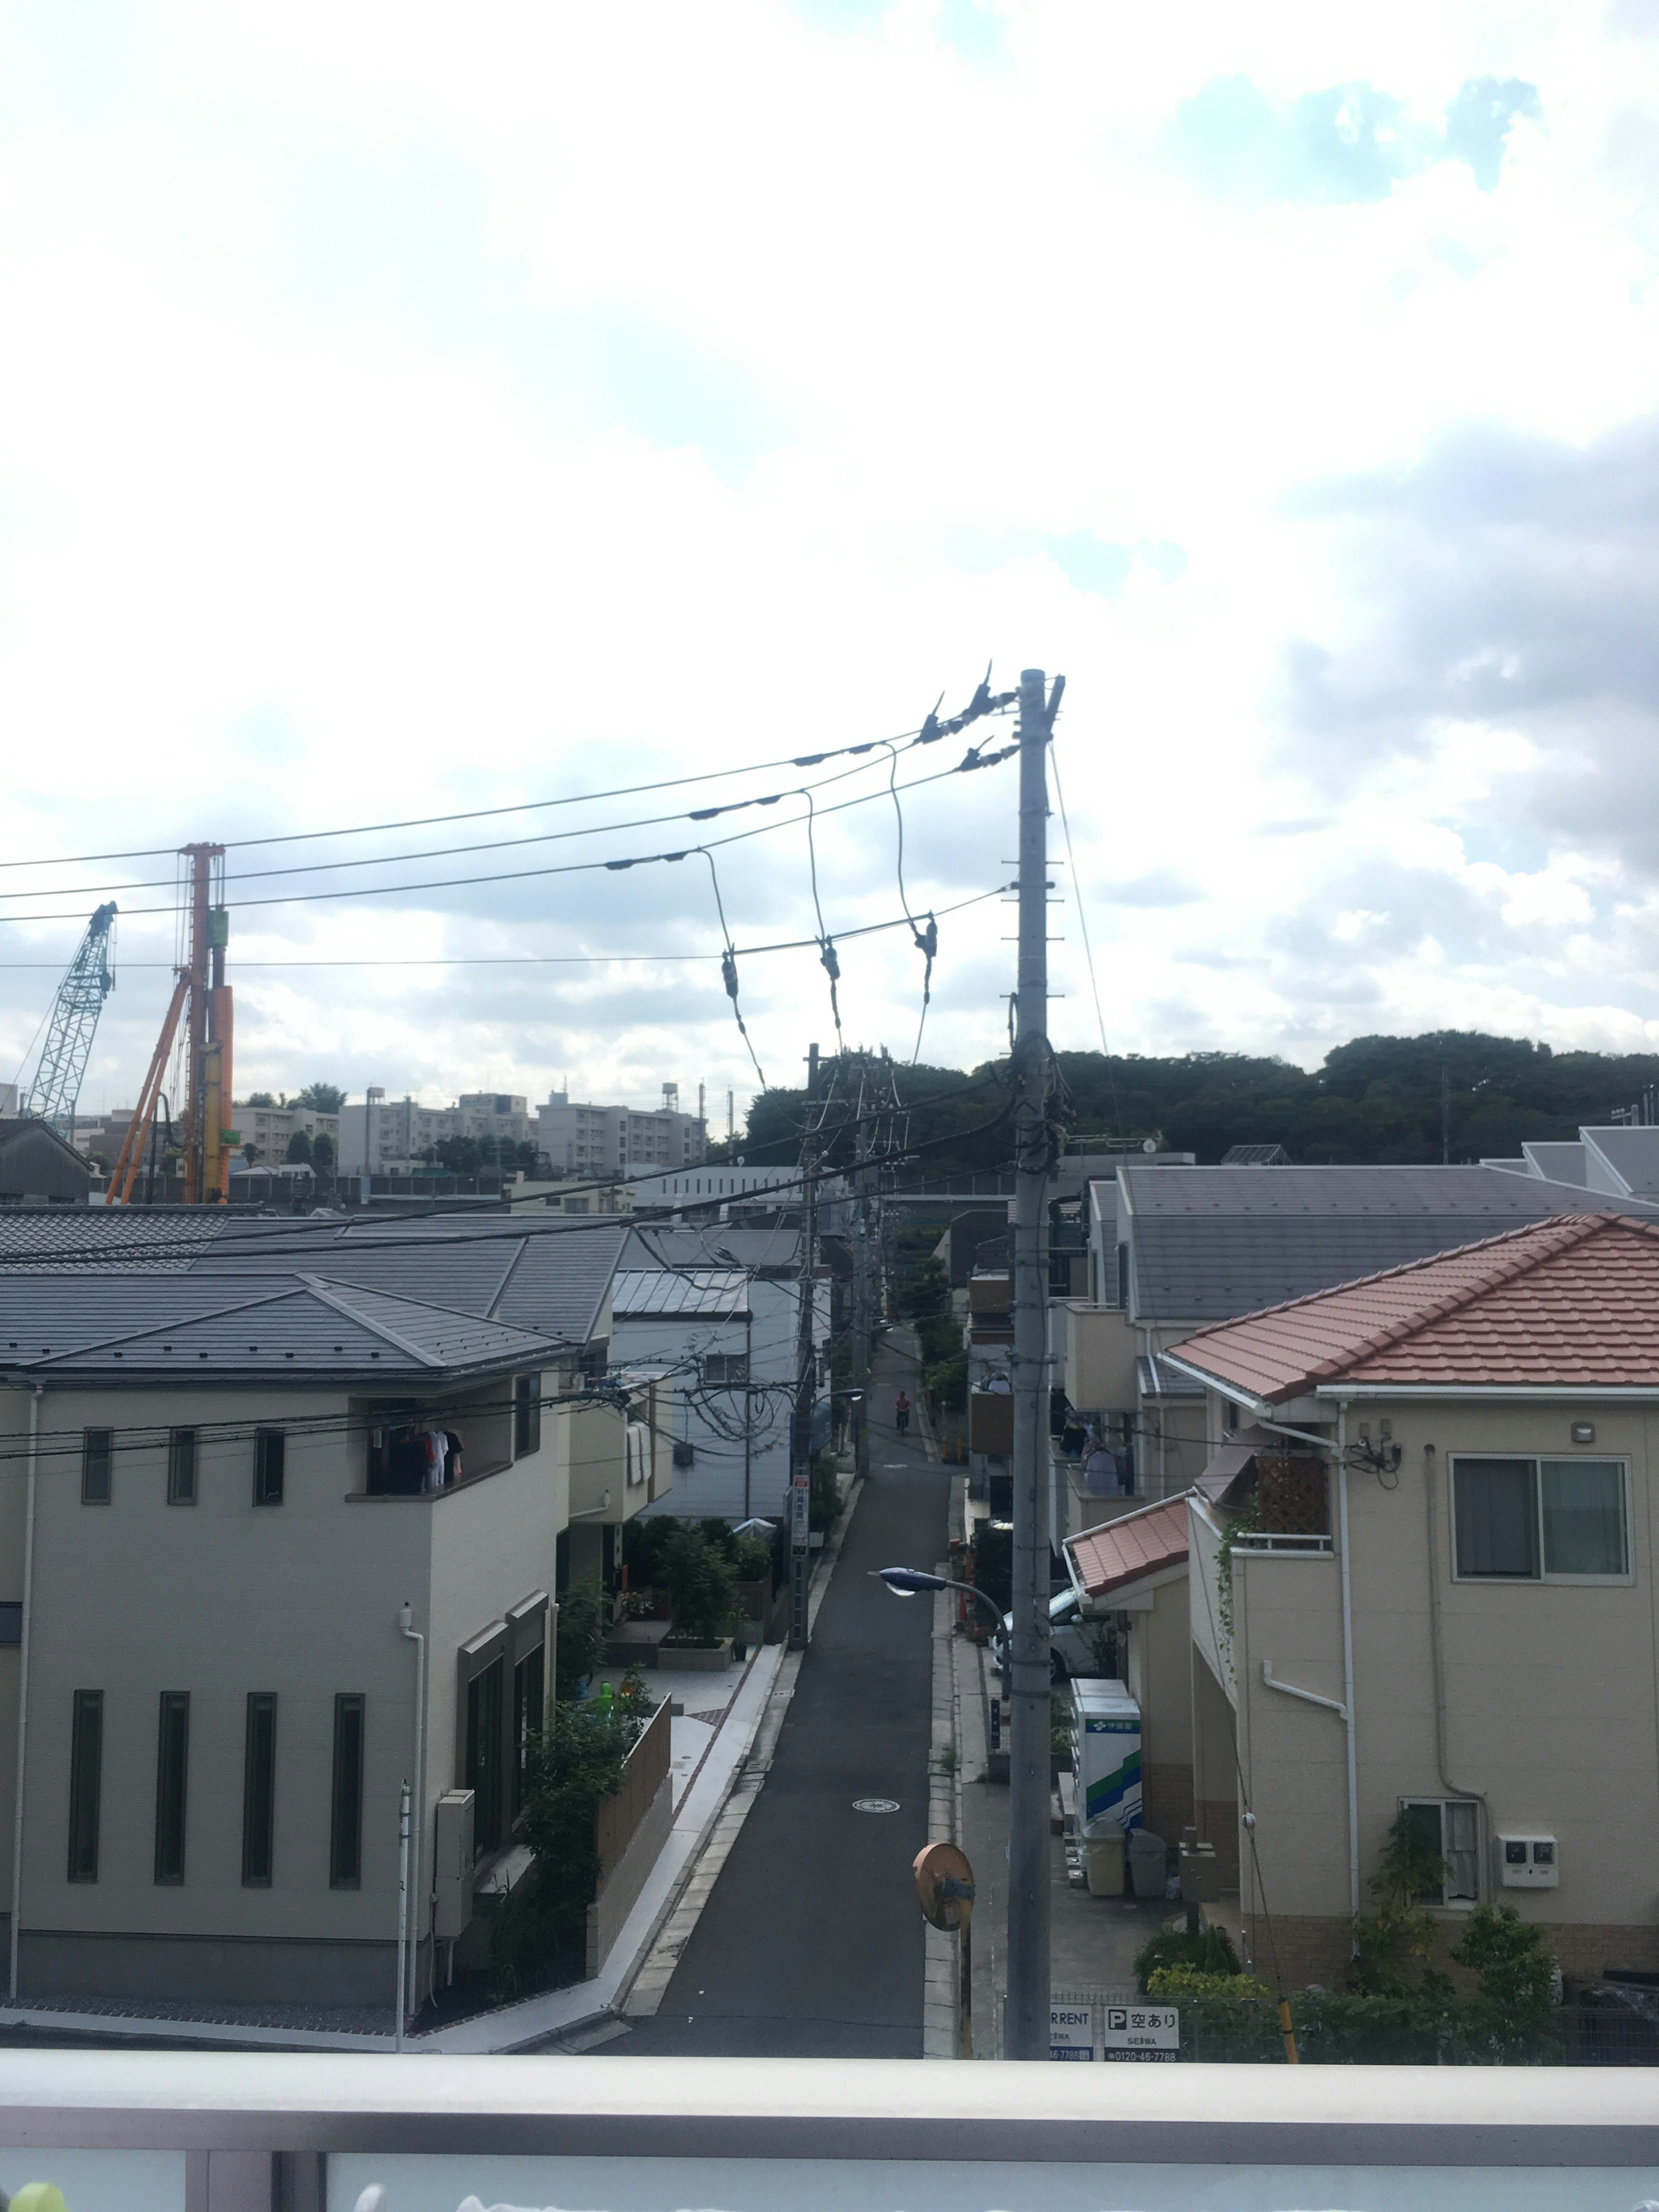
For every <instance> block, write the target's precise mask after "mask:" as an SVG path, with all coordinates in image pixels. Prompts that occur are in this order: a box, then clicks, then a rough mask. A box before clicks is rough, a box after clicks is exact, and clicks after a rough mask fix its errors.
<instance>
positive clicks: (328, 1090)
mask: <svg viewBox="0 0 1659 2212" xmlns="http://www.w3.org/2000/svg"><path fill="white" fill-rule="evenodd" d="M294 1103H295V1105H296V1106H308V1107H309V1108H310V1109H311V1110H312V1112H313V1114H337V1113H338V1112H339V1110H340V1109H341V1107H342V1106H343V1105H344V1104H345V1093H344V1091H342V1090H341V1088H340V1086H339V1085H338V1084H337V1083H307V1085H306V1087H305V1089H304V1090H303V1091H301V1093H300V1095H299V1096H298V1097H297V1098H295V1102H294Z"/></svg>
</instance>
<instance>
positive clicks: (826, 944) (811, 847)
mask: <svg viewBox="0 0 1659 2212" xmlns="http://www.w3.org/2000/svg"><path fill="white" fill-rule="evenodd" d="M806 863H807V866H808V867H809V869H810V870H811V877H812V911H813V913H814V914H815V915H817V922H818V940H817V942H818V964H819V966H820V967H821V968H822V969H823V971H824V973H825V974H826V975H828V976H829V1017H830V1019H831V1020H832V1021H833V1022H834V1023H835V1025H836V1050H837V1051H838V1052H839V1051H841V1050H842V1049H843V1048H844V1040H843V1038H842V1033H841V1000H840V998H839V997H838V995H837V993H836V986H837V985H838V984H839V983H840V981H841V958H840V956H839V955H838V954H837V952H836V948H835V945H834V943H833V942H832V940H831V939H829V937H827V936H826V935H825V934H824V928H823V904H822V902H821V901H820V900H819V897H818V853H817V839H816V838H815V837H814V836H813V835H812V795H811V793H810V792H809V793H807V795H806Z"/></svg>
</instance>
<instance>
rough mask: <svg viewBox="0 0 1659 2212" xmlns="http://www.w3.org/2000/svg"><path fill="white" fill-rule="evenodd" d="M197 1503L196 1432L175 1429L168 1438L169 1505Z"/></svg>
mask: <svg viewBox="0 0 1659 2212" xmlns="http://www.w3.org/2000/svg"><path fill="white" fill-rule="evenodd" d="M195 1503H196V1431H195V1430H194V1429H174V1430H173V1431H171V1432H170V1433H169V1435H168V1437H167V1504H169V1505H194V1504H195Z"/></svg>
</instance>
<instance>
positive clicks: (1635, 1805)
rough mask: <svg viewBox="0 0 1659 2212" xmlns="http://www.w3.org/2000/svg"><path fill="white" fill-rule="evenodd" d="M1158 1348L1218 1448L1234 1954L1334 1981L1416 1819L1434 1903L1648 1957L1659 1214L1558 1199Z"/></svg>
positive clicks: (1203, 1715)
mask: <svg viewBox="0 0 1659 2212" xmlns="http://www.w3.org/2000/svg"><path fill="white" fill-rule="evenodd" d="M1171 1357H1172V1358H1173V1359H1174V1361H1175V1362H1176V1364H1179V1365H1180V1366H1181V1367H1182V1369H1183V1370H1185V1371H1186V1372H1187V1373H1188V1374H1189V1375H1190V1376H1193V1377H1194V1379H1195V1380H1196V1381H1198V1382H1200V1383H1202V1385H1203V1387H1204V1389H1205V1390H1206V1403H1207V1406H1208V1409H1209V1419H1210V1428H1211V1441H1212V1477H1211V1479H1210V1480H1207V1481H1206V1483H1205V1484H1204V1485H1202V1486H1200V1492H1199V1493H1198V1494H1195V1495H1194V1496H1193V1497H1191V1498H1189V1499H1188V1504H1187V1510H1188V1515H1189V1517H1190V1524H1191V1525H1190V1544H1191V1568H1192V1571H1191V1576H1190V1581H1189V1602H1190V1626H1191V1647H1192V1652H1193V1655H1194V1656H1193V1660H1192V1668H1193V1680H1194V1697H1193V1713H1194V1775H1195V1788H1194V1798H1195V1802H1196V1814H1197V1818H1198V1821H1199V1825H1200V1829H1201V1830H1202V1829H1205V1828H1206V1827H1207V1829H1208V1832H1209V1834H1210V1838H1211V1840H1212V1841H1214V1842H1215V1843H1216V1844H1217V1845H1218V1849H1220V1848H1222V1847H1223V1845H1224V1842H1225V1841H1232V1842H1235V1843H1237V1844H1242V1846H1243V1848H1242V1850H1241V1851H1240V1858H1241V1862H1242V1865H1241V1876H1240V1879H1241V1887H1242V1905H1243V1921H1244V1926H1245V1929H1246V1931H1247V1934H1248V1936H1249V1942H1250V1945H1251V1948H1252V1949H1253V1951H1254V1954H1255V1956H1256V1957H1257V1958H1258V1959H1259V1960H1266V1959H1267V1958H1268V1957H1269V1956H1276V1958H1277V1960H1278V1963H1279V1969H1280V1971H1281V1972H1282V1973H1283V1975H1284V1977H1285V1980H1286V1981H1288V1982H1291V1983H1297V1982H1303V1981H1306V1980H1310V1979H1313V1980H1318V1981H1321V1982H1325V1983H1330V1982H1333V1981H1340V1979H1341V1978H1342V1976H1343V1974H1344V1972H1346V1963H1347V1960H1348V1958H1349V1954H1350V1951H1351V1946H1352V1939H1351V1934H1350V1931H1351V1929H1352V1920H1353V1917H1354V1915H1355V1913H1356V1912H1357V1911H1361V1910H1364V1909H1367V1908H1368V1907H1369V1905H1370V1898H1369V1895H1368V1892H1367V1887H1366V1885H1367V1881H1368V1878H1369V1876H1370V1874H1371V1872H1372V1870H1373V1869H1374V1868H1375V1865H1376V1860H1377V1857H1378V1853H1379V1851H1380V1850H1381V1848H1382V1846H1383V1841H1384V1838H1385V1836H1386V1833H1387V1832H1388V1829H1389V1826H1390V1824H1391V1823H1392V1822H1393V1821H1394V1820H1395V1818H1396V1817H1397V1816H1398V1815H1399V1814H1401V1811H1402V1810H1409V1812H1410V1817H1411V1820H1412V1822H1413V1826H1415V1827H1416V1828H1417V1830H1418V1832H1419V1834H1420V1835H1422V1836H1424V1837H1425V1838H1426V1839H1428V1840H1430V1841H1431V1842H1432V1843H1433V1844H1434V1846H1435V1848H1436V1850H1437V1852H1438V1854H1439V1855H1440V1857H1442V1858H1443V1861H1444V1863H1445V1867H1446V1874H1445V1879H1444V1882H1443V1888H1442V1889H1441V1891H1440V1893H1438V1894H1437V1896H1436V1897H1435V1898H1434V1899H1431V1900H1428V1901H1430V1902H1431V1903H1432V1905H1434V1906H1435V1908H1436V1909H1437V1911H1439V1912H1440V1913H1441V1914H1442V1915H1443V1917H1444V1918H1445V1920H1446V1921H1447V1922H1448V1923H1455V1921H1456V1919H1457V1917H1459V1916H1460V1915H1461V1914H1462V1913H1465V1912H1467V1911H1468V1910H1469V1909H1470V1908H1471V1907H1472V1906H1473V1905H1474V1904H1476V1903H1477V1902H1480V1901H1482V1900H1488V1901H1490V1900H1496V1901H1499V1902H1504V1903H1508V1904H1512V1905H1516V1907H1517V1908H1518V1909H1519V1910H1520V1911H1521V1912H1522V1915H1523V1916H1524V1917H1527V1918H1528V1919H1533V1920H1536V1921H1538V1922H1540V1923H1542V1924H1543V1925H1544V1926H1545V1927H1546V1928H1547V1931H1548V1937H1549V1942H1550V1944H1551V1947H1552V1948H1553V1951H1554V1954H1555V1955H1556V1957H1557V1959H1558V1960H1559V1963H1560V1965H1561V1966H1562V1967H1563V1969H1564V1970H1565V1972H1568V1973H1570V1974H1572V1975H1595V1974H1599V1973H1600V1972H1601V1970H1602V1969H1603V1968H1604V1967H1605V1966H1625V1967H1637V1968H1643V1969H1654V1968H1656V1967H1659V1840H1656V1839H1659V1660H1656V1650H1659V1601H1656V1565H1659V1562H1656V1557H1655V1547H1656V1542H1659V1528H1656V1521H1655V1512H1654V1494H1655V1477H1656V1473H1659V1229H1656V1228H1655V1227H1654V1226H1651V1225H1649V1224H1647V1223H1644V1222H1638V1221H1636V1220H1632V1219H1631V1218H1627V1217H1623V1216H1620V1215H1618V1214H1611V1213H1609V1214H1599V1215H1580V1216H1576V1217H1575V1216H1565V1217H1563V1216H1558V1217H1556V1218H1551V1219H1548V1220H1545V1221H1541V1222H1538V1223H1536V1224H1534V1225H1528V1226H1525V1227H1522V1228H1520V1229H1516V1230H1514V1231H1510V1232H1509V1233H1507V1234H1504V1235H1501V1236H1498V1237H1492V1238H1489V1239H1487V1240H1486V1241H1484V1242H1482V1243H1477V1244H1474V1245H1472V1246H1469V1247H1467V1248H1465V1249H1461V1250H1458V1251H1455V1252H1451V1253H1448V1254H1445V1255H1441V1256H1438V1257H1436V1258H1432V1259H1428V1260H1425V1261H1417V1262H1414V1263H1413V1264H1410V1265H1407V1266H1405V1267H1398V1268H1395V1269H1393V1270H1392V1271H1390V1272H1389V1273H1384V1274H1381V1275H1376V1276H1374V1277H1371V1278H1370V1279H1367V1280H1364V1281H1362V1282H1359V1283H1356V1284H1352V1285H1347V1286H1346V1287H1343V1288H1341V1289H1338V1290H1334V1291H1324V1292H1322V1293H1319V1294H1317V1295H1316V1296H1314V1297H1306V1298H1303V1299H1300V1300H1298V1301H1296V1302H1294V1303H1292V1304H1289V1305H1285V1306H1281V1307H1279V1308H1276V1309H1273V1310H1268V1311H1267V1312H1263V1313H1259V1314H1254V1315H1250V1316H1247V1317H1245V1318H1244V1319H1243V1320H1240V1321H1237V1322H1230V1323H1227V1324H1225V1326H1223V1327H1220V1328H1211V1329H1207V1330H1205V1331H1203V1332H1201V1333H1200V1334H1196V1335H1194V1336H1193V1337H1191V1338H1189V1339H1188V1340H1187V1341H1186V1342H1185V1343H1183V1344H1182V1345H1181V1346H1178V1347H1176V1350H1175V1351H1174V1352H1173V1353H1172V1355H1171ZM1206 1493H1208V1494H1206ZM1245 1814H1250V1815H1252V1816H1253V1819H1254V1826H1253V1827H1248V1826H1243V1815H1245ZM1269 1910H1271V1914H1272V1931H1271V1944H1270V1940H1269V1931H1268V1926H1267V1914H1268V1911H1269Z"/></svg>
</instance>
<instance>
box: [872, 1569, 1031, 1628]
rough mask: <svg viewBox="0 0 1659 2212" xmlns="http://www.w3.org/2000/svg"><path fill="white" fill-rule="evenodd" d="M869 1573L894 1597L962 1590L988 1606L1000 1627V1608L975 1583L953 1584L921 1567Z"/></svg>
mask: <svg viewBox="0 0 1659 2212" xmlns="http://www.w3.org/2000/svg"><path fill="white" fill-rule="evenodd" d="M870 1572H871V1573H872V1575H873V1576H874V1577H876V1579H877V1581H878V1582H884V1583H886V1585H887V1587H888V1589H890V1590H891V1591H892V1593H893V1595H894V1596H895V1597H916V1596H918V1595H920V1594H921V1591H923V1590H946V1589H953V1590H962V1591H963V1592H964V1593H965V1594H966V1595H968V1596H969V1597H976V1598H977V1599H978V1600H979V1601H980V1603H981V1605H984V1606H988V1607H990V1609H991V1618H992V1619H993V1620H994V1621H995V1622H996V1624H997V1626H998V1627H999V1628H1000V1627H1001V1626H1002V1608H1001V1607H1000V1605H998V1603H997V1602H996V1601H995V1599H994V1598H992V1597H988V1596H987V1595H986V1593H985V1592H984V1591H983V1590H982V1589H980V1588H979V1587H978V1585H977V1584H976V1583H958V1582H953V1581H952V1580H951V1577H950V1576H949V1575H930V1574H929V1573H927V1571H926V1569H925V1568H922V1567H872V1568H871V1569H870Z"/></svg>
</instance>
